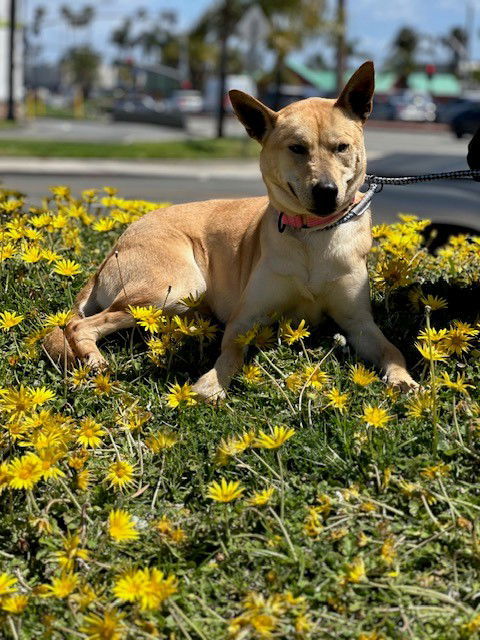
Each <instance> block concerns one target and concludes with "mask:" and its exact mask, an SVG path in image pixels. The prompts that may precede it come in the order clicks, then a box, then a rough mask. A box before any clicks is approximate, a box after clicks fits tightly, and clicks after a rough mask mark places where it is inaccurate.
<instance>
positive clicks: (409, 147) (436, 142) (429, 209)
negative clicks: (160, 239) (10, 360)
mask: <svg viewBox="0 0 480 640" xmlns="http://www.w3.org/2000/svg"><path fill="white" fill-rule="evenodd" d="M467 142H468V141H466V140H460V141H459V140H455V139H454V138H452V137H451V136H450V135H449V134H447V133H437V134H435V135H433V134H430V133H419V132H398V131H395V132H391V131H382V130H370V131H367V149H368V151H369V164H368V172H369V173H374V174H378V175H387V176H389V175H412V174H416V173H427V172H433V171H447V170H451V169H464V168H467V166H466V160H465V157H466V149H467ZM218 162H220V163H221V162H222V161H218ZM240 162H241V161H240ZM251 162H252V161H251V160H248V161H247V160H246V161H245V165H247V164H249V165H250V166H252V171H250V172H247V176H245V175H243V176H242V175H238V176H235V175H231V173H230V174H229V175H223V176H221V175H220V172H218V174H216V171H215V165H212V166H213V167H214V168H213V170H212V171H210V172H207V173H205V172H200V173H197V172H196V171H195V170H192V168H190V169H189V170H188V172H186V174H185V175H178V173H179V171H178V166H179V165H180V164H181V163H178V162H176V161H175V160H172V161H171V167H172V175H168V164H169V163H166V162H164V163H163V165H164V166H165V165H167V172H166V175H161V176H158V175H157V176H155V177H153V176H150V177H147V176H143V175H136V176H115V175H108V176H106V175H103V176H99V175H97V174H95V173H93V172H91V173H90V174H89V173H88V168H87V169H86V170H85V171H86V173H85V175H75V176H74V175H70V174H67V173H65V174H62V172H61V171H59V173H58V174H55V175H51V174H50V175H42V161H41V160H39V161H38V173H36V174H33V175H32V174H23V173H15V172H14V171H8V170H4V171H3V172H2V175H1V176H0V178H1V179H2V182H3V184H5V186H8V187H10V188H14V189H18V190H20V191H23V192H25V193H27V194H28V195H29V197H30V201H31V202H39V201H40V199H41V198H42V197H43V196H44V195H45V193H46V192H47V188H48V186H49V185H52V184H65V183H66V184H69V185H71V186H72V188H73V191H74V192H79V191H81V190H82V189H86V188H89V187H101V186H103V185H104V184H110V185H112V186H116V187H118V188H119V190H120V193H121V195H123V196H125V197H129V198H142V199H147V200H153V201H155V200H156V201H169V202H174V203H178V202H189V201H195V200H204V199H209V198H225V197H227V198H239V197H245V196H255V195H262V194H264V193H265V188H264V185H263V183H262V181H261V178H260V176H259V174H256V169H255V167H254V165H252V164H251ZM190 164H191V163H190ZM200 165H201V162H199V163H198V165H195V166H200ZM219 166H220V165H219ZM175 174H176V175H175ZM373 211H374V219H375V222H377V223H380V222H391V221H393V220H395V218H396V215H397V213H398V212H404V213H416V214H418V215H419V216H421V217H428V218H430V219H432V220H434V221H435V222H448V223H454V224H459V225H466V226H469V227H471V228H473V229H476V230H478V231H480V183H478V182H466V181H465V182H446V181H443V182H435V183H428V184H419V185H411V186H404V187H403V186H402V187H385V188H384V190H383V191H382V192H381V193H379V194H378V195H376V196H375V199H374V201H373Z"/></svg>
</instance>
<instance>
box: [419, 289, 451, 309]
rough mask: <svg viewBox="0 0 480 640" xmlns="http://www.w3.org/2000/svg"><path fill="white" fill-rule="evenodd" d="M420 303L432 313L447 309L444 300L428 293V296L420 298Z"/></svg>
mask: <svg viewBox="0 0 480 640" xmlns="http://www.w3.org/2000/svg"><path fill="white" fill-rule="evenodd" d="M420 301H421V302H423V304H424V305H425V306H426V307H430V309H431V310H432V311H438V309H446V308H447V307H448V304H447V301H446V300H445V298H440V297H439V296H432V295H431V294H430V293H429V294H428V296H421V297H420Z"/></svg>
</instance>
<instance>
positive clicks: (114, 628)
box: [80, 609, 125, 640]
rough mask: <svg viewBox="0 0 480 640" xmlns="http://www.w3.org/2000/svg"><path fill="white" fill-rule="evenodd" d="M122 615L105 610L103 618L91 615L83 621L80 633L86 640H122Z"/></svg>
mask: <svg viewBox="0 0 480 640" xmlns="http://www.w3.org/2000/svg"><path fill="white" fill-rule="evenodd" d="M122 619H123V614H122V613H118V612H117V611H115V610H114V609H110V610H107V611H105V612H104V613H103V616H100V615H97V614H95V613H91V614H90V615H88V616H85V618H84V619H83V626H82V627H80V631H83V633H85V634H86V636H87V638H88V640H122V638H123V637H124V635H125V627H124V625H123V624H122Z"/></svg>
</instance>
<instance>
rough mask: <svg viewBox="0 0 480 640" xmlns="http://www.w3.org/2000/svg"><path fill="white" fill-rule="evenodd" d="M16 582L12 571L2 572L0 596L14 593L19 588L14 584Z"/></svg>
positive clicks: (0, 574)
mask: <svg viewBox="0 0 480 640" xmlns="http://www.w3.org/2000/svg"><path fill="white" fill-rule="evenodd" d="M16 582H17V579H16V578H15V577H14V576H12V575H11V574H10V573H5V572H4V573H0V597H2V596H8V595H10V594H11V593H14V592H15V591H16V590H17V589H16V587H14V586H13V585H14V584H16Z"/></svg>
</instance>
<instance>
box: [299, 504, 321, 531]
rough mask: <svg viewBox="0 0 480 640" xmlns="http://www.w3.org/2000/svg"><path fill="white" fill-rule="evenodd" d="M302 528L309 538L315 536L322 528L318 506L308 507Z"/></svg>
mask: <svg viewBox="0 0 480 640" xmlns="http://www.w3.org/2000/svg"><path fill="white" fill-rule="evenodd" d="M303 530H304V531H305V533H306V535H307V536H308V537H309V538H316V537H317V536H319V535H320V533H321V532H322V530H323V525H322V522H321V520H320V507H308V515H307V517H306V519H305V524H304V525H303Z"/></svg>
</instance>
